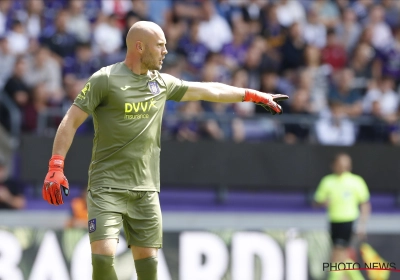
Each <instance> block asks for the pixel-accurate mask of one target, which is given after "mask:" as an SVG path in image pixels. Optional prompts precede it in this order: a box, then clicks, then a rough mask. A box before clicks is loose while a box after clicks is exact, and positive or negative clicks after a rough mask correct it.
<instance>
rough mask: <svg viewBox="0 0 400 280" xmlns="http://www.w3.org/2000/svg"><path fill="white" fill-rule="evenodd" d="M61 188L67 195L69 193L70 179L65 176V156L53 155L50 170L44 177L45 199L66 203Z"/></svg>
mask: <svg viewBox="0 0 400 280" xmlns="http://www.w3.org/2000/svg"><path fill="white" fill-rule="evenodd" d="M61 188H62V190H63V192H64V194H65V195H66V196H68V194H69V185H68V180H67V178H66V177H65V176H64V157H62V156H60V155H53V156H52V157H51V159H50V161H49V171H48V172H47V175H46V178H45V179H44V184H43V189H42V196H43V199H44V200H46V201H47V202H48V203H50V204H53V205H61V204H63V203H64V201H63V198H62V194H61Z"/></svg>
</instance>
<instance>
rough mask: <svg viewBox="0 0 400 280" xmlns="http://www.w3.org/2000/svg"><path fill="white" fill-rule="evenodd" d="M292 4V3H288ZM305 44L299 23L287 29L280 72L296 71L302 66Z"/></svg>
mask: <svg viewBox="0 0 400 280" xmlns="http://www.w3.org/2000/svg"><path fill="white" fill-rule="evenodd" d="M289 2H292V1H289ZM305 47H306V42H305V41H304V39H303V33H302V31H301V26H300V24H299V23H294V24H292V25H291V26H290V28H289V34H288V36H287V38H286V40H285V43H284V44H283V46H282V47H281V55H282V62H281V70H282V72H283V73H284V74H287V73H285V72H287V71H292V70H296V69H297V68H299V67H301V66H303V65H304V49H305Z"/></svg>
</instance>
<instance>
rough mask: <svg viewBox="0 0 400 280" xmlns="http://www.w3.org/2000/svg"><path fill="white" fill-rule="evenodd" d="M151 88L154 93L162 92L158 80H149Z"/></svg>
mask: <svg viewBox="0 0 400 280" xmlns="http://www.w3.org/2000/svg"><path fill="white" fill-rule="evenodd" d="M149 88H150V91H151V93H152V94H154V95H156V94H159V93H160V88H159V87H158V84H157V82H156V81H150V82H149Z"/></svg>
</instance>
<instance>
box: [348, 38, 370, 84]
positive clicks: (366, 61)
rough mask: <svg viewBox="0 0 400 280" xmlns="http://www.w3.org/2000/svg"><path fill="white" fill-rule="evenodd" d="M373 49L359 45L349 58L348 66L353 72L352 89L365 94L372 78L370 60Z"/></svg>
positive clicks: (363, 44) (365, 45) (362, 44)
mask: <svg viewBox="0 0 400 280" xmlns="http://www.w3.org/2000/svg"><path fill="white" fill-rule="evenodd" d="M374 54H375V51H374V49H373V48H372V47H371V46H369V45H367V44H365V43H360V44H358V45H357V46H356V47H355V50H354V52H353V55H352V57H351V60H350V63H349V66H350V68H351V69H353V71H354V77H355V79H354V85H353V86H354V88H358V89H360V90H361V91H362V92H365V90H366V88H367V86H368V83H369V80H370V79H371V78H372V74H373V71H372V59H373V58H374Z"/></svg>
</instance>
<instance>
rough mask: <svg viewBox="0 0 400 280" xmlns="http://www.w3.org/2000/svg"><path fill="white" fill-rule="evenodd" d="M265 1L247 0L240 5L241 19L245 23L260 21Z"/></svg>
mask: <svg viewBox="0 0 400 280" xmlns="http://www.w3.org/2000/svg"><path fill="white" fill-rule="evenodd" d="M265 2H266V1H262V0H249V2H248V3H247V4H246V5H242V6H241V7H240V9H241V12H242V18H243V20H244V21H245V22H247V23H251V22H258V21H260V19H261V16H262V12H263V11H262V9H263V7H264V6H265Z"/></svg>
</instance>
